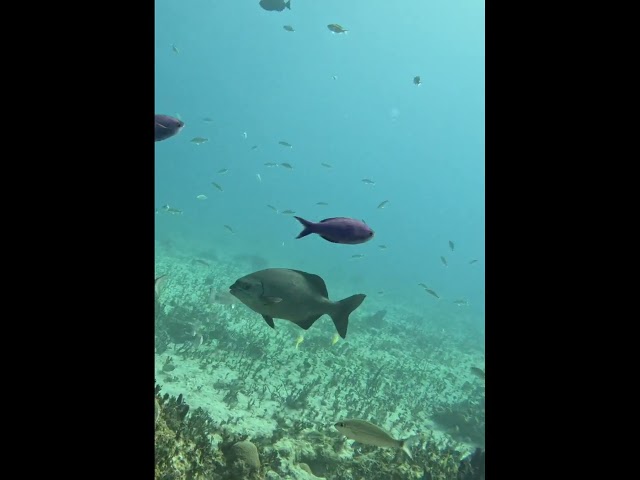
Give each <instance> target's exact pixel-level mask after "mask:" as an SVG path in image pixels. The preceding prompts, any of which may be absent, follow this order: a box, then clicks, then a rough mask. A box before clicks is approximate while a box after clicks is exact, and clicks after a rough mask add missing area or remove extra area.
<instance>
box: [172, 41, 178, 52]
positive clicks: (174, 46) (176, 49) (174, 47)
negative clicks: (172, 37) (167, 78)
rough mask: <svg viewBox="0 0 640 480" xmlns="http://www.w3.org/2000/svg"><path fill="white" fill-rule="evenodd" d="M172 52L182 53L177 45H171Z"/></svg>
mask: <svg viewBox="0 0 640 480" xmlns="http://www.w3.org/2000/svg"><path fill="white" fill-rule="evenodd" d="M171 50H173V53H180V50H178V47H176V44H175V43H172V44H171Z"/></svg>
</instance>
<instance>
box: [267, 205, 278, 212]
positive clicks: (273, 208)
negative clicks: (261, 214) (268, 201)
mask: <svg viewBox="0 0 640 480" xmlns="http://www.w3.org/2000/svg"><path fill="white" fill-rule="evenodd" d="M267 207H269V208H270V209H271V210H273V211H274V212H276V213H278V209H277V208H276V207H274V206H273V205H267Z"/></svg>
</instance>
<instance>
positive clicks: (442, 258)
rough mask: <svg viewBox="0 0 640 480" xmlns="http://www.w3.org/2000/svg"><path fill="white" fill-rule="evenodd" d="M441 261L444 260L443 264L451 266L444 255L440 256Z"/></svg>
mask: <svg viewBox="0 0 640 480" xmlns="http://www.w3.org/2000/svg"><path fill="white" fill-rule="evenodd" d="M440 261H441V262H442V264H443V265H444V266H445V267H448V266H449V264H448V263H447V259H446V258H444V257H440Z"/></svg>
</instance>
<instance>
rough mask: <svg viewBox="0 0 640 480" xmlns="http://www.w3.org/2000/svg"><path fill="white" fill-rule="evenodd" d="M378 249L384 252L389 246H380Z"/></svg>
mask: <svg viewBox="0 0 640 480" xmlns="http://www.w3.org/2000/svg"><path fill="white" fill-rule="evenodd" d="M378 248H380V249H382V250H386V249H387V246H386V245H378Z"/></svg>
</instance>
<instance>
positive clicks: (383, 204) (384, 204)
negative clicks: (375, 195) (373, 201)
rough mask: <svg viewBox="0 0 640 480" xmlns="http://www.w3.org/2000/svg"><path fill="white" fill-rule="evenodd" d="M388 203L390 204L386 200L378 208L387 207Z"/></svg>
mask: <svg viewBox="0 0 640 480" xmlns="http://www.w3.org/2000/svg"><path fill="white" fill-rule="evenodd" d="M387 203H389V200H385V201H384V202H380V205H378V208H384V207H386V205H387Z"/></svg>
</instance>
